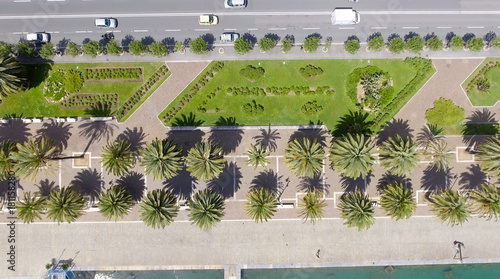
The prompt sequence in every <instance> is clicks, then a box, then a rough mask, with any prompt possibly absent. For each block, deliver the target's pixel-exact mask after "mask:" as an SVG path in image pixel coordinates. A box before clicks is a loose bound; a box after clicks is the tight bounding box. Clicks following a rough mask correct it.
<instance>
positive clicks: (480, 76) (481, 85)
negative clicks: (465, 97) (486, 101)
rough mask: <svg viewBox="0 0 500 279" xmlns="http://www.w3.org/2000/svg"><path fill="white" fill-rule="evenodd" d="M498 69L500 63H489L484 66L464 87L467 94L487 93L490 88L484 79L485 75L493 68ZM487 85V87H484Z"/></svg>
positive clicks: (486, 79)
mask: <svg viewBox="0 0 500 279" xmlns="http://www.w3.org/2000/svg"><path fill="white" fill-rule="evenodd" d="M496 67H500V62H498V61H497V62H494V61H490V62H488V63H486V65H484V66H483V67H482V68H481V70H479V72H478V73H477V74H476V75H475V76H474V78H473V79H471V80H470V81H469V83H468V84H467V86H466V87H465V91H467V94H469V93H473V92H474V93H475V92H488V91H489V88H490V82H489V80H488V78H486V74H487V73H488V72H489V71H490V70H492V69H493V68H496ZM485 85H487V86H485Z"/></svg>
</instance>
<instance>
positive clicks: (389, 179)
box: [377, 171, 412, 192]
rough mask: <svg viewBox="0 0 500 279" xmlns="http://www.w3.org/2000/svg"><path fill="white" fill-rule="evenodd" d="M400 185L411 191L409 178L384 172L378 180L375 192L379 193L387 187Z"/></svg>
mask: <svg viewBox="0 0 500 279" xmlns="http://www.w3.org/2000/svg"><path fill="white" fill-rule="evenodd" d="M394 183H401V184H403V185H404V186H405V188H407V189H412V183H411V178H409V177H407V176H399V175H395V174H392V173H391V172H390V171H387V172H385V173H384V174H383V175H382V177H381V178H380V179H379V180H378V184H377V191H378V192H381V191H383V190H385V188H386V187H387V185H390V184H394Z"/></svg>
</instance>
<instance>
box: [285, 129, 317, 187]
mask: <svg viewBox="0 0 500 279" xmlns="http://www.w3.org/2000/svg"><path fill="white" fill-rule="evenodd" d="M324 158H325V150H324V149H323V147H322V146H321V144H319V143H318V142H317V141H316V139H314V140H313V141H311V140H309V139H308V138H302V139H296V140H294V141H292V142H291V143H290V144H289V145H288V147H287V148H286V150H285V163H286V165H287V166H288V168H289V169H290V171H292V172H293V173H294V174H295V175H297V176H309V177H313V176H314V175H316V174H319V173H320V172H321V170H322V167H323V159H324Z"/></svg>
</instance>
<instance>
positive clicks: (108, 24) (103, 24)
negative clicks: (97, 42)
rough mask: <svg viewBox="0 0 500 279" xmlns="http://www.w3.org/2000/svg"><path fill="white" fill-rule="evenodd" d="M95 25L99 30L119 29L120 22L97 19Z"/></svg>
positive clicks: (109, 18)
mask: <svg viewBox="0 0 500 279" xmlns="http://www.w3.org/2000/svg"><path fill="white" fill-rule="evenodd" d="M94 25H95V26H96V27H97V28H116V27H118V20H116V18H111V17H107V18H96V19H95V21H94Z"/></svg>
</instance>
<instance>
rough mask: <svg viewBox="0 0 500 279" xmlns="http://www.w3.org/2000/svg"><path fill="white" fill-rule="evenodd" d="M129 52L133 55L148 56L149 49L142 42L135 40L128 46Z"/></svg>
mask: <svg viewBox="0 0 500 279" xmlns="http://www.w3.org/2000/svg"><path fill="white" fill-rule="evenodd" d="M128 51H129V52H130V53H131V54H132V55H144V54H146V51H147V48H146V46H145V45H144V44H143V43H142V42H141V41H138V40H133V41H132V42H130V44H129V45H128Z"/></svg>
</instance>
